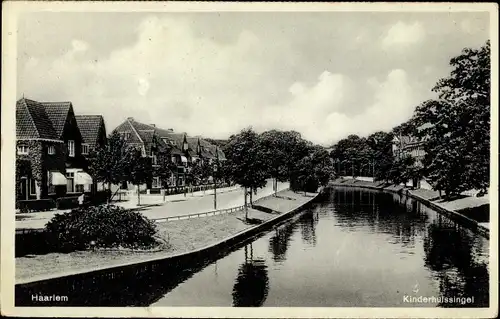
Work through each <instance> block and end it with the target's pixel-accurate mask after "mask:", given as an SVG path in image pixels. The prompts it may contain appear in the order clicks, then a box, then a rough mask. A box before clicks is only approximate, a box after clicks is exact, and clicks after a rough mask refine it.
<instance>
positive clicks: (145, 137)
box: [114, 118, 225, 189]
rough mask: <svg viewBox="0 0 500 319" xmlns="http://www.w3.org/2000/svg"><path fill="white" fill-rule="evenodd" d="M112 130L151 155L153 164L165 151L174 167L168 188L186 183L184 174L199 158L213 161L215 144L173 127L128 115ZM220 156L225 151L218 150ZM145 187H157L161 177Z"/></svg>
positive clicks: (222, 155) (223, 158) (146, 154)
mask: <svg viewBox="0 0 500 319" xmlns="http://www.w3.org/2000/svg"><path fill="white" fill-rule="evenodd" d="M114 131H116V132H118V134H120V135H121V136H122V138H123V139H124V140H125V141H126V142H127V144H129V145H130V146H134V147H138V148H140V149H141V150H142V152H143V156H146V157H151V163H152V165H153V166H155V165H158V158H157V157H158V154H159V153H160V152H161V151H166V152H168V153H169V154H170V157H171V158H170V160H171V162H172V163H173V164H175V170H174V171H173V172H172V175H171V177H170V179H169V180H168V183H167V185H163V186H167V187H175V186H186V184H187V183H186V177H187V173H188V172H189V170H190V169H191V166H192V165H193V164H194V163H196V162H197V161H199V160H208V161H210V162H213V161H214V160H215V158H216V156H215V153H214V152H215V149H216V148H215V146H214V145H212V144H210V143H209V142H207V141H206V140H204V139H203V138H201V137H189V136H188V135H187V134H186V133H176V132H174V131H173V130H172V129H162V128H159V127H157V126H156V125H154V124H145V123H141V122H138V121H136V120H135V119H133V118H127V120H125V121H124V122H123V123H122V124H120V125H119V126H118V127H117V128H116V129H115V130H114ZM219 158H220V159H221V160H225V156H224V153H223V152H222V151H220V150H219ZM146 187H147V189H160V188H161V187H162V185H161V180H160V178H159V177H158V176H154V175H153V176H152V180H151V182H149V183H147V185H146Z"/></svg>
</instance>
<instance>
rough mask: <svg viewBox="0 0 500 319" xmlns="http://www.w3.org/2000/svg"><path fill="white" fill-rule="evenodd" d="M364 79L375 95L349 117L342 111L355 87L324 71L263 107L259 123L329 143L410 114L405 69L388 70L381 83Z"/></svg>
mask: <svg viewBox="0 0 500 319" xmlns="http://www.w3.org/2000/svg"><path fill="white" fill-rule="evenodd" d="M366 82H367V83H368V84H369V85H371V86H372V87H373V88H374V89H375V96H374V100H373V102H372V104H370V105H366V106H365V108H364V111H363V112H362V113H361V114H358V115H354V116H349V115H346V114H345V113H343V112H342V111H341V109H343V107H342V106H345V105H343V104H344V103H347V100H346V99H345V97H346V95H347V94H356V88H355V87H353V86H352V85H348V84H347V83H349V81H348V79H347V78H346V76H344V75H341V74H331V73H330V72H327V71H325V72H324V73H323V74H322V75H321V76H320V77H319V79H318V82H317V83H316V84H315V85H314V86H312V87H309V88H304V87H302V86H299V85H298V84H297V83H295V84H293V85H292V87H291V91H293V93H292V97H293V98H292V100H291V101H290V102H289V103H287V104H284V105H281V106H274V107H271V108H268V109H266V111H265V112H264V119H263V122H262V123H261V126H263V127H264V128H266V127H278V128H282V129H297V130H298V131H299V132H301V133H302V134H303V136H304V137H305V138H307V139H309V140H311V141H313V142H316V143H323V144H328V143H332V142H334V141H336V140H339V139H341V138H343V137H345V136H346V135H348V134H361V135H367V134H370V133H373V132H375V131H377V130H390V129H391V128H392V127H394V126H396V125H398V124H400V123H402V122H403V121H406V120H407V119H408V118H409V117H410V116H411V114H412V112H413V110H414V108H415V106H416V104H415V103H416V100H415V96H414V95H413V92H412V89H411V85H410V83H409V81H408V78H407V74H406V72H405V71H404V70H400V69H396V70H392V71H390V72H389V73H388V74H387V77H386V78H385V79H384V81H382V82H379V81H377V80H376V79H374V78H369V79H367V81H366ZM297 87H301V89H302V91H301V92H300V93H297ZM292 88H294V89H293V90H292ZM358 93H359V92H358Z"/></svg>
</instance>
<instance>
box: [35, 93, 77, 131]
mask: <svg viewBox="0 0 500 319" xmlns="http://www.w3.org/2000/svg"><path fill="white" fill-rule="evenodd" d="M40 104H42V105H43V107H44V108H45V112H46V113H47V116H48V117H49V119H50V121H51V122H52V126H53V127H54V130H55V131H56V134H57V136H59V137H61V136H62V133H63V131H64V124H66V119H67V118H68V114H69V111H70V110H71V109H72V106H71V102H41V103H40Z"/></svg>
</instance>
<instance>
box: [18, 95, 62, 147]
mask: <svg viewBox="0 0 500 319" xmlns="http://www.w3.org/2000/svg"><path fill="white" fill-rule="evenodd" d="M16 137H17V138H18V139H35V138H41V139H50V140H59V136H58V134H57V133H56V131H55V130H54V127H53V125H52V123H51V121H50V119H49V117H48V116H47V113H46V111H45V108H44V106H43V105H42V104H41V103H39V102H36V101H33V100H28V99H25V98H22V99H20V100H19V101H17V103H16Z"/></svg>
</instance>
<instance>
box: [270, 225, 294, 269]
mask: <svg viewBox="0 0 500 319" xmlns="http://www.w3.org/2000/svg"><path fill="white" fill-rule="evenodd" d="M297 227H298V223H287V224H285V225H283V226H280V227H277V228H275V229H274V234H273V236H272V237H271V239H270V240H269V252H270V253H272V254H273V260H274V261H275V262H282V261H284V260H285V259H286V251H287V249H288V247H289V246H290V239H291V238H292V235H293V234H294V232H295V229H297ZM271 232H273V231H271Z"/></svg>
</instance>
